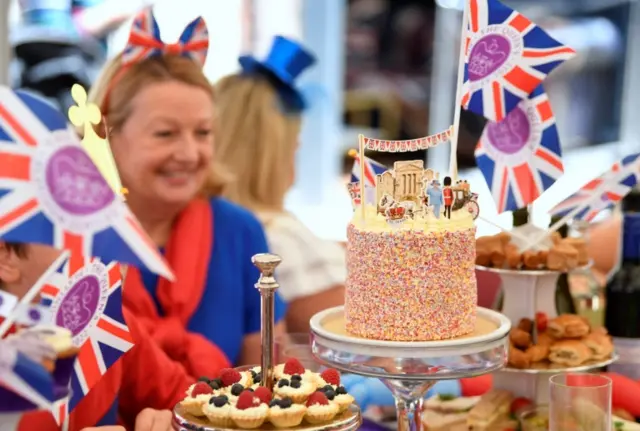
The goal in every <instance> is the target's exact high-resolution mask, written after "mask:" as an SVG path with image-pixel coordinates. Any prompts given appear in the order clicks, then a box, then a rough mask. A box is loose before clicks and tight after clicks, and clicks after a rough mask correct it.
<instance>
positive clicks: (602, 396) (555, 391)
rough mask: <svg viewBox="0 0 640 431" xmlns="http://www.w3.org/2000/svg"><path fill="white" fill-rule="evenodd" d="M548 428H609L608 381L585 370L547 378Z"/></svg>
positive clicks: (578, 430)
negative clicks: (548, 392)
mask: <svg viewBox="0 0 640 431" xmlns="http://www.w3.org/2000/svg"><path fill="white" fill-rule="evenodd" d="M549 391H550V394H549V429H550V430H551V431H573V430H575V431H581V430H589V431H611V424H612V418H611V380H610V379H609V378H608V377H605V376H601V375H598V374H589V373H567V374H556V375H554V376H552V377H551V378H550V379H549Z"/></svg>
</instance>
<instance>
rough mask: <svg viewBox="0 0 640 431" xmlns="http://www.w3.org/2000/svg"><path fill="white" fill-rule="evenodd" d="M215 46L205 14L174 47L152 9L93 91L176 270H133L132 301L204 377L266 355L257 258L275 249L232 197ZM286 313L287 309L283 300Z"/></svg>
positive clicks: (143, 213) (168, 346) (143, 211)
mask: <svg viewBox="0 0 640 431" xmlns="http://www.w3.org/2000/svg"><path fill="white" fill-rule="evenodd" d="M207 47H208V34H207V31H206V26H205V24H204V21H202V19H200V18H199V19H197V20H195V21H194V22H193V23H191V24H190V25H189V26H188V27H187V28H186V29H185V30H184V32H183V34H182V36H181V38H180V41H179V42H178V43H176V44H173V45H166V44H164V43H163V42H162V41H161V39H160V34H159V29H158V26H157V24H156V22H155V19H154V17H153V15H152V14H151V12H150V10H146V11H144V12H143V13H141V15H140V16H139V17H138V18H137V19H136V20H135V21H134V24H133V28H132V32H131V36H130V39H129V43H128V45H127V48H126V49H125V51H124V53H123V54H122V55H119V56H117V57H116V58H115V59H114V60H113V61H112V62H111V63H109V64H108V65H107V67H106V68H105V70H104V72H103V74H102V76H101V77H100V79H99V82H98V83H97V84H96V86H95V88H94V89H93V94H92V99H93V100H94V101H95V102H96V103H97V104H98V105H99V106H100V107H101V109H102V112H103V114H104V115H105V117H106V122H107V125H108V127H109V131H110V133H109V140H110V144H111V147H112V150H113V154H114V157H115V161H116V164H117V166H118V169H119V171H120V175H121V178H122V182H123V185H124V186H125V187H126V188H127V189H128V191H129V193H128V195H127V204H128V205H129V207H130V208H131V210H132V211H133V213H134V214H135V215H136V217H137V218H138V220H140V222H141V223H142V225H143V227H144V228H145V230H146V231H147V232H148V233H149V235H150V236H151V239H152V240H153V241H154V242H155V244H156V245H157V246H158V247H159V248H160V249H161V251H162V252H163V253H164V255H165V257H166V258H167V260H168V262H169V264H170V265H171V267H172V268H173V270H174V273H175V275H176V279H175V280H174V281H169V280H165V279H162V278H158V277H156V276H154V275H153V274H151V273H150V272H146V271H144V270H137V269H135V268H129V269H128V271H127V276H126V280H125V287H124V303H125V306H126V307H128V308H129V309H130V310H131V311H132V312H133V313H134V314H135V315H136V316H137V317H138V318H139V319H140V320H141V321H142V322H143V323H144V324H145V327H146V329H147V330H148V331H149V332H150V333H151V335H152V337H153V339H154V340H155V341H156V343H158V345H159V346H160V347H161V348H162V349H163V350H164V351H165V352H166V353H167V355H168V356H169V357H171V358H172V359H174V360H176V361H178V362H180V363H181V364H182V365H184V366H185V368H186V369H187V371H188V372H189V373H190V374H191V375H192V376H196V377H197V376H210V377H213V376H215V375H216V374H217V373H218V372H219V370H220V368H223V367H227V366H228V365H229V363H228V361H227V359H226V358H228V359H229V360H230V362H231V363H233V364H256V363H259V362H260V350H261V349H260V296H259V293H258V292H257V290H256V289H255V288H254V284H255V282H256V280H257V279H258V277H259V272H258V270H257V269H256V268H255V267H254V266H253V264H252V263H251V257H252V256H253V255H254V254H256V253H262V252H266V251H267V243H266V239H265V236H264V232H263V228H262V225H261V224H260V222H259V221H258V220H257V219H256V218H255V217H254V216H253V215H252V214H251V213H250V212H249V211H247V210H245V209H243V208H241V207H239V206H237V205H236V204H233V203H231V202H229V201H227V200H225V199H222V198H221V197H220V193H221V191H222V190H223V185H224V183H223V181H222V179H223V178H222V176H221V174H220V171H219V168H218V167H217V166H216V165H215V163H214V162H215V161H214V140H213V120H212V119H213V118H214V112H215V108H216V102H215V100H214V97H213V93H212V90H211V85H210V83H209V82H208V80H207V78H206V77H205V75H204V74H203V72H202V65H203V63H204V60H205V58H206V53H207ZM275 317H276V321H278V320H280V319H281V318H282V317H284V303H283V302H282V301H281V300H280V298H276V312H275ZM277 327H278V328H281V327H282V324H279V325H277ZM278 330H281V329H278ZM225 356H226V358H225Z"/></svg>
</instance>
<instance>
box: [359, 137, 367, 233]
mask: <svg viewBox="0 0 640 431" xmlns="http://www.w3.org/2000/svg"><path fill="white" fill-rule="evenodd" d="M358 150H359V153H360V217H361V218H362V224H364V223H365V207H364V204H365V198H366V196H365V189H364V187H365V185H364V184H365V183H364V164H365V158H364V135H362V134H360V135H359V136H358Z"/></svg>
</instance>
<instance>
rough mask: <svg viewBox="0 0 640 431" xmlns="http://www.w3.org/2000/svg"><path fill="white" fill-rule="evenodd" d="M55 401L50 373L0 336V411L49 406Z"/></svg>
mask: <svg viewBox="0 0 640 431" xmlns="http://www.w3.org/2000/svg"><path fill="white" fill-rule="evenodd" d="M54 401H55V396H54V381H53V377H52V376H51V374H50V373H49V371H47V370H46V369H45V368H44V367H43V366H42V365H41V364H40V363H38V362H35V361H34V360H32V359H30V358H29V357H28V356H27V355H25V354H23V353H21V352H20V351H19V349H18V345H17V344H13V343H11V342H10V341H9V340H0V412H18V411H27V410H35V409H37V408H50V407H51V406H52V404H53V402H54Z"/></svg>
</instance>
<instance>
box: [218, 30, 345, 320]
mask: <svg viewBox="0 0 640 431" xmlns="http://www.w3.org/2000/svg"><path fill="white" fill-rule="evenodd" d="M313 62H314V59H313V56H312V55H311V54H310V53H309V52H307V51H305V50H304V48H302V47H301V46H300V45H298V44H297V43H295V42H293V41H291V40H289V39H286V38H284V37H281V36H278V37H276V38H275V39H274V42H273V46H272V48H271V51H270V53H269V55H268V56H267V58H266V60H264V61H258V60H256V59H255V58H253V57H250V56H244V57H241V58H240V64H241V66H242V72H241V73H239V74H236V75H231V76H227V77H225V78H223V79H222V80H220V82H219V83H218V84H217V85H216V104H217V107H218V112H217V115H218V120H219V121H218V128H217V130H216V159H217V160H218V161H219V162H220V163H221V164H223V165H224V166H225V168H226V169H228V170H230V171H231V173H232V174H233V175H234V180H233V181H232V182H231V183H230V184H229V186H228V187H227V189H226V192H225V194H224V195H225V196H226V197H227V198H229V199H230V200H232V201H234V202H236V203H237V204H240V205H242V206H244V207H247V208H250V209H251V210H253V211H254V212H255V213H256V214H258V217H259V218H260V220H262V222H263V224H264V226H265V229H266V231H267V239H268V241H269V246H270V248H271V250H272V251H273V252H274V253H277V254H279V255H280V256H282V258H283V262H282V264H280V266H279V267H278V269H277V276H278V282H279V283H280V289H279V292H280V294H281V295H282V296H283V298H284V299H285V300H286V301H288V302H289V308H288V312H287V315H286V324H287V328H288V330H289V331H290V332H306V331H308V328H309V318H310V317H311V316H312V315H313V314H315V313H316V312H317V311H320V310H323V309H325V308H328V307H331V306H334V305H339V304H342V303H343V301H344V287H343V284H344V280H345V277H346V268H345V255H344V250H343V248H342V247H341V246H340V245H338V244H335V243H332V242H328V241H324V240H322V239H320V238H318V237H317V236H315V235H314V234H313V233H312V232H311V231H310V230H309V229H308V228H307V227H306V226H304V225H303V224H302V223H301V222H300V221H299V220H298V219H296V218H295V217H294V216H293V215H292V214H289V213H288V212H286V211H285V209H284V198H285V195H286V194H287V192H288V191H289V189H290V188H291V186H292V185H293V182H294V177H295V155H296V151H297V149H298V135H299V133H300V121H301V115H302V111H303V110H304V107H305V103H304V99H303V97H302V95H301V94H300V92H299V91H298V90H296V88H295V86H294V81H295V79H296V78H297V76H298V75H299V74H300V73H302V72H303V71H304V69H306V68H307V67H309V66H310V65H311V64H313Z"/></svg>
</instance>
